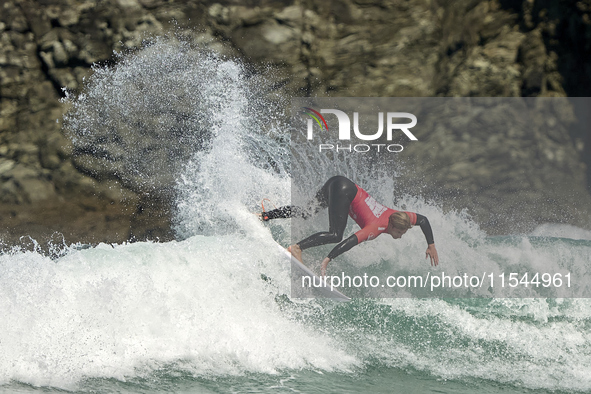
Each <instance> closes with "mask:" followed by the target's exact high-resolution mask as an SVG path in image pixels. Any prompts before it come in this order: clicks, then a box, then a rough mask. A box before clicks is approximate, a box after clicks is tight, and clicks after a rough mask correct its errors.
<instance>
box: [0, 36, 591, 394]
mask: <svg viewBox="0 0 591 394" xmlns="http://www.w3.org/2000/svg"><path fill="white" fill-rule="evenodd" d="M187 59H189V60H187ZM199 62H204V63H205V64H206V65H207V67H208V69H210V71H211V72H210V73H209V74H208V75H207V78H204V77H203V76H202V75H201V74H200V72H201V71H200V70H201V69H200V67H201V66H200V65H199ZM146 67H148V68H149V71H150V73H146V72H143V70H144V69H145V68H146ZM212 70H213V71H212ZM171 73H173V74H174V73H177V74H175V75H173V76H171V75H170V74H171ZM95 75H96V76H95V77H94V78H95V79H93V80H91V81H89V84H88V86H87V91H86V95H85V96H84V97H70V98H69V100H72V104H73V108H74V109H73V111H74V112H73V113H72V114H71V115H70V119H69V124H70V127H72V128H73V129H74V131H73V132H72V134H73V135H74V136H75V138H77V139H78V140H77V142H76V144H79V146H84V147H86V148H88V147H91V148H92V146H95V145H96V144H101V146H100V149H101V151H104V152H109V151H110V150H111V149H115V148H116V147H117V145H118V144H121V143H122V139H121V138H112V139H111V141H112V146H111V145H109V143H108V141H109V139H108V138H107V139H105V138H103V139H101V140H100V141H96V140H95V139H94V138H95V135H94V134H93V132H92V131H90V129H89V128H88V127H89V126H88V119H87V117H88V118H90V117H92V116H94V117H97V116H99V118H98V119H97V118H95V119H93V121H94V122H96V123H95V124H94V126H93V127H97V125H100V124H104V125H107V126H108V125H112V124H117V122H123V121H125V120H126V119H128V117H129V116H130V115H129V113H130V111H131V112H134V111H137V112H138V113H141V114H142V116H148V115H149V114H150V113H151V112H150V111H154V108H158V111H159V112H158V113H159V116H163V115H162V114H163V113H164V114H166V113H167V112H166V111H171V110H169V109H166V108H167V107H166V103H160V102H158V100H160V99H161V98H160V97H161V96H160V95H158V94H156V93H154V92H158V91H163V90H164V89H165V88H170V84H173V88H174V84H175V83H178V81H183V80H187V79H190V81H189V82H190V83H189V82H188V84H189V85H190V86H191V89H188V90H186V91H183V90H182V89H180V88H179V89H173V90H174V91H175V92H176V93H175V94H176V95H177V99H178V100H179V101H182V102H184V103H185V104H186V105H187V108H189V109H191V108H192V107H191V105H195V106H197V107H196V108H193V110H195V111H203V112H207V111H208V109H211V108H215V111H212V112H213V113H214V114H213V115H211V116H209V115H208V116H201V117H195V118H190V117H183V116H181V117H180V118H181V123H182V124H183V127H184V129H183V130H185V132H186V134H183V138H185V140H184V141H193V142H195V141H197V142H198V143H197V142H195V145H196V148H195V149H193V150H189V151H180V150H178V149H176V148H175V144H174V143H170V141H171V140H172V141H174V137H175V135H176V136H177V137H178V133H177V134H175V135H171V136H169V138H165V139H164V141H163V143H162V144H161V145H159V146H155V147H153V149H160V151H159V152H160V153H161V154H160V153H159V154H158V155H155V156H154V157H167V158H169V162H168V164H170V165H151V166H146V165H145V163H141V157H142V152H141V151H140V152H138V151H135V150H134V147H133V144H131V143H130V146H127V147H125V148H126V149H127V150H128V151H129V154H128V155H127V156H128V157H129V160H128V161H127V162H123V164H121V163H119V164H118V167H117V169H115V170H113V171H115V172H116V171H124V172H125V171H131V172H132V173H130V174H129V175H126V174H123V176H124V177H125V176H127V178H126V180H124V181H126V182H128V183H129V184H137V182H136V180H135V178H134V176H135V175H134V174H138V173H140V174H143V175H144V176H154V177H156V178H155V179H158V183H152V184H149V185H148V186H149V187H153V188H154V189H159V190H166V191H167V192H170V191H172V193H171V195H173V196H174V206H175V207H176V221H175V222H176V227H175V230H176V232H177V235H178V237H177V240H176V241H172V242H163V243H158V242H136V243H129V244H121V245H106V244H100V245H93V246H92V247H86V246H85V245H68V246H66V245H55V249H54V250H53V253H50V254H47V253H43V252H42V251H41V250H40V249H39V248H37V249H35V248H33V249H19V248H14V249H12V250H9V251H5V252H4V253H3V254H2V255H0V311H1V314H2V318H1V319H0V392H6V393H29V392H49V393H63V392H75V393H78V392H80V393H157V392H174V393H244V392H254V393H267V392H273V393H293V392H301V393H334V392H343V393H357V392H376V393H392V392H394V393H396V392H405V393H426V392H437V393H473V392H476V391H478V392H481V393H516V392H518V393H573V392H589V391H591V373H590V372H591V302H589V300H588V299H586V298H556V297H543V296H540V295H539V294H532V293H530V294H529V295H531V297H527V298H384V299H376V298H354V299H353V300H352V301H351V302H348V303H335V302H333V301H331V300H326V299H297V298H294V297H291V289H290V286H291V281H290V266H289V264H288V262H287V261H286V258H285V256H284V255H283V254H282V253H281V252H280V251H279V250H278V249H277V247H276V242H279V243H280V244H282V245H283V246H287V245H288V244H289V243H290V241H291V238H292V228H291V226H290V222H289V221H280V220H277V221H273V222H269V223H262V222H260V221H259V220H258V219H257V217H256V216H255V215H253V212H256V211H257V209H258V207H259V206H260V201H261V199H262V198H263V197H266V198H269V199H271V200H272V201H274V202H275V203H277V204H278V205H279V204H285V203H288V202H289V201H290V199H291V196H292V194H291V193H292V192H293V190H292V185H291V178H290V165H293V163H290V161H289V157H290V155H289V148H288V146H286V141H285V139H284V134H285V132H284V130H282V123H281V119H282V114H281V113H278V112H274V113H275V120H274V121H272V122H271V121H269V117H266V118H265V119H264V122H262V121H261V117H260V116H259V114H254V115H253V108H259V109H260V108H264V109H266V110H267V111H268V112H273V111H279V110H277V109H275V108H276V107H275V104H273V102H274V101H273V100H277V101H281V98H279V99H277V98H276V97H272V96H273V94H272V92H270V90H265V89H264V84H262V83H260V80H259V79H257V77H256V76H251V75H249V73H247V72H246V71H245V69H244V67H243V66H242V65H241V64H240V63H238V62H236V61H234V60H231V59H224V58H222V57H219V56H217V55H215V54H213V53H204V52H200V50H199V48H194V47H191V46H187V45H185V44H182V43H179V42H177V41H175V40H174V39H170V38H168V39H159V40H156V41H154V42H153V43H150V44H149V45H148V46H147V47H146V48H145V49H144V50H143V51H140V52H138V53H135V54H129V55H125V56H123V58H122V60H121V63H120V64H119V66H117V67H113V68H110V69H107V68H104V69H100V70H97V72H96V73H95ZM146 75H150V78H152V79H151V85H150V84H146V83H145V81H143V80H142V81H139V82H138V80H137V79H136V78H140V77H141V78H145V77H146ZM179 76H182V78H181V77H179ZM107 80H108V81H113V80H119V81H122V82H120V83H118V84H116V85H113V84H111V85H109V84H106V83H105V81H107ZM163 85H164V86H163ZM130 86H132V87H133V93H134V95H132V96H125V94H127V93H129V92H128V89H130ZM183 86H184V85H183ZM139 87H142V89H146V90H142V89H140V88H139ZM118 89H120V90H118ZM138 89H139V90H138ZM138 92H139V93H138ZM194 94H197V95H199V99H198V100H193V98H192V95H194ZM112 95H115V96H117V97H127V98H126V100H127V101H126V100H123V101H126V103H127V105H126V106H125V108H124V110H123V109H118V106H117V105H114V104H113V102H111V101H110V97H111V96H112ZM269 96H271V97H270V98H269ZM133 97H135V98H133ZM98 98H100V100H99V102H100V103H109V106H105V107H104V108H102V109H101V108H99V110H98V111H97V106H99V107H100V105H105V104H100V105H99V104H97V102H95V101H94V100H98ZM140 98H141V99H140ZM129 100H136V101H131V102H130V101H129ZM185 100H186V101H185ZM191 100H193V101H191ZM132 104H133V105H132ZM222 115H223V116H222ZM100 117H106V119H101V118H100ZM175 119H178V117H177V118H175ZM155 124H156V125H158V124H160V123H159V122H155ZM107 126H105V127H106V129H105V130H102V131H101V130H98V131H97V133H99V132H100V133H106V134H107V135H108V133H116V130H115V129H113V128H109V127H107ZM144 126H145V125H144ZM77 127H78V129H77ZM138 127H139V126H138ZM179 127H180V126H179ZM181 128H182V127H181ZM134 132H138V133H139V132H140V130H136V131H134V130H133V128H131V129H128V130H127V131H126V133H131V134H133V133H134ZM153 133H166V127H164V126H155V129H154V130H153ZM114 137H115V136H114ZM131 140H133V138H132V139H131ZM105 141H107V142H105ZM123 142H125V139H123ZM287 144H288V143H287ZM138 149H139V148H138ZM175 160H176V161H175ZM310 165H311V166H313V164H310ZM339 165H342V163H336V164H335V167H336V168H339ZM104 166H105V169H106V170H109V168H108V166H109V160H106V161H105V163H104ZM312 170H313V169H310V171H312ZM333 170H334V169H331V171H333ZM315 171H316V173H318V178H322V177H323V176H327V175H328V174H327V173H324V174H323V173H319V172H321V171H322V170H321V169H318V168H316V169H315ZM342 171H343V173H344V174H346V175H349V176H355V177H356V179H361V180H362V181H363V184H364V185H368V186H369V187H373V188H374V189H377V188H379V187H380V186H379V185H382V186H381V187H382V188H383V189H379V193H382V196H384V198H385V196H386V194H387V192H388V190H387V189H388V188H391V187H393V185H392V184H387V183H386V184H384V183H383V179H379V180H378V179H374V178H372V177H371V176H370V175H369V174H366V173H364V172H363V170H362V169H356V170H355V172H354V173H351V172H350V170H347V165H342ZM348 171H349V172H348ZM171 175H172V177H173V178H174V181H173V182H172V183H171V184H168V183H167V179H170V176H171ZM167 188H168V189H167ZM379 193H378V194H379ZM399 202H400V203H402V204H405V205H406V206H408V207H412V209H413V210H417V211H419V212H421V213H424V214H425V215H427V216H428V217H429V219H430V222H431V223H432V226H433V228H434V232H435V237H436V241H437V245H438V250H439V254H440V258H441V264H440V265H441V267H445V269H446V270H449V271H450V272H458V273H459V272H463V271H464V270H465V267H467V266H472V265H474V264H481V265H482V266H485V267H487V269H490V270H492V271H495V270H496V271H502V270H511V269H514V268H515V267H525V268H537V269H542V268H543V269H545V270H548V271H552V272H554V271H559V270H564V269H569V270H578V271H576V272H577V275H578V276H579V277H584V278H586V275H588V274H587V271H589V265H590V264H591V234H590V233H589V232H588V231H585V230H582V229H578V228H575V227H571V226H557V225H543V226H540V227H538V228H537V229H536V230H535V231H534V232H532V233H531V234H528V235H511V236H505V237H488V236H487V235H486V234H485V233H484V232H483V231H482V230H480V229H479V227H478V225H477V223H474V222H473V221H472V220H471V219H470V217H469V216H468V215H466V214H465V213H463V212H444V211H443V210H442V209H441V208H440V207H438V206H437V205H436V204H431V203H427V202H425V201H422V200H421V199H420V197H416V196H415V197H413V196H407V197H405V198H404V199H403V200H401V201H399ZM323 220H326V218H325V217H323V216H322V215H320V216H319V218H318V219H317V221H311V224H310V228H312V227H314V226H317V225H318V224H319V223H321V222H322V221H323ZM352 228H353V227H352V226H351V229H352ZM351 229H348V231H349V230H351ZM304 230H307V228H304ZM387 241H389V242H387ZM423 242H424V240H422V234H420V232H417V231H414V232H412V233H409V234H408V236H405V237H404V238H403V239H401V240H399V241H397V243H396V244H392V241H391V240H382V239H381V238H380V239H377V240H375V241H372V243H371V244H369V243H368V244H367V245H360V246H359V247H357V248H355V249H353V250H351V251H350V252H348V253H347V254H346V256H343V257H342V259H339V261H334V262H333V263H331V264H338V265H339V266H340V267H348V268H351V269H353V270H355V269H357V270H360V271H361V270H373V272H376V273H378V272H379V271H380V270H381V269H383V268H384V267H388V268H389V269H395V270H396V269H398V270H400V271H404V272H408V270H409V269H410V268H409V267H415V268H413V269H415V270H418V271H426V270H429V269H431V268H430V267H429V264H428V263H426V262H425V260H424V244H423ZM322 253H323V252H322V251H317V252H311V253H310V254H307V255H306V256H305V258H306V259H307V261H309V262H310V266H311V267H312V268H313V269H317V268H318V262H319V260H320V259H321V257H322V255H323V254H322ZM441 267H440V269H441ZM418 271H417V272H418ZM496 271H495V272H496ZM583 287H584V286H583ZM579 290H580V291H581V292H584V290H585V289H584V288H581V289H579ZM581 294H583V293H581Z"/></svg>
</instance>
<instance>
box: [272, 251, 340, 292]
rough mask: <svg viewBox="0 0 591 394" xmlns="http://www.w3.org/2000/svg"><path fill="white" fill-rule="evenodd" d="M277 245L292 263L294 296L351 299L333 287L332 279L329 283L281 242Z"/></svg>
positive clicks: (292, 289)
mask: <svg viewBox="0 0 591 394" xmlns="http://www.w3.org/2000/svg"><path fill="white" fill-rule="evenodd" d="M277 246H279V247H280V248H281V252H282V253H283V255H285V257H286V259H288V261H289V262H290V264H291V291H292V295H293V296H295V297H298V298H312V297H318V298H330V299H332V300H334V301H338V302H347V301H351V298H349V297H347V296H346V295H344V294H343V293H341V292H340V291H338V290H337V289H336V288H333V289H331V287H330V280H327V281H326V282H328V283H326V282H325V281H323V280H322V278H321V277H319V276H318V275H316V274H315V273H314V272H313V271H312V270H311V269H310V268H308V267H306V266H305V265H304V264H303V263H302V262H301V261H299V260H298V259H296V258H295V257H293V255H292V254H291V253H290V252H289V251H288V250H287V249H285V248H284V247H283V246H281V245H279V244H277ZM302 278H303V281H302Z"/></svg>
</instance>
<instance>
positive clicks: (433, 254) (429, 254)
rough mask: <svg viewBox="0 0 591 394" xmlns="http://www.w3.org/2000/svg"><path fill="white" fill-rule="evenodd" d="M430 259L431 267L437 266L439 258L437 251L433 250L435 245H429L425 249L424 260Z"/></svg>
mask: <svg viewBox="0 0 591 394" xmlns="http://www.w3.org/2000/svg"><path fill="white" fill-rule="evenodd" d="M427 257H430V258H431V265H432V266H437V265H438V264H439V256H438V255H437V249H435V244H430V245H429V246H428V247H427V252H425V258H427Z"/></svg>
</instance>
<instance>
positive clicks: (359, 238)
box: [263, 176, 434, 260]
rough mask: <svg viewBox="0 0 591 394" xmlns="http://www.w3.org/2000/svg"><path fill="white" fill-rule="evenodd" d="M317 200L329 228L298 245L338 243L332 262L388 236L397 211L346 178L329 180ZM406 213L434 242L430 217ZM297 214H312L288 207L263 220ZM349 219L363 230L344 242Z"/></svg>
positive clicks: (272, 213) (426, 236) (304, 247)
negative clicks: (391, 216)
mask: <svg viewBox="0 0 591 394" xmlns="http://www.w3.org/2000/svg"><path fill="white" fill-rule="evenodd" d="M316 200H318V202H319V203H320V207H321V208H328V221H329V229H328V231H323V232H319V233H316V234H313V235H311V236H309V237H308V238H306V239H304V240H302V241H300V242H298V245H299V246H300V248H301V249H302V250H304V249H308V248H311V247H314V246H320V245H325V244H329V243H337V242H339V244H338V245H337V246H335V247H334V248H333V249H332V250H331V252H330V253H329V254H328V258H330V259H331V260H332V259H334V258H335V257H337V256H338V255H340V254H342V253H344V252H346V251H348V250H349V249H351V248H352V247H354V246H355V245H358V244H360V243H361V242H364V241H369V240H372V239H374V238H376V237H377V236H379V235H380V234H382V233H385V232H386V229H387V228H388V220H389V218H390V215H391V214H393V213H394V212H398V211H396V210H394V209H390V208H387V207H385V206H384V205H382V204H380V203H379V202H377V201H376V200H375V199H374V198H373V197H371V196H370V195H369V194H368V193H367V192H366V191H365V190H363V189H362V188H361V187H359V186H358V185H356V184H355V183H353V182H352V181H351V180H349V179H347V178H345V177H343V176H335V177H332V178H330V179H329V180H328V181H327V182H326V183H325V184H324V186H322V188H321V189H320V190H319V191H318V193H317V194H316ZM406 214H407V215H408V216H409V218H410V224H411V225H412V226H415V225H418V226H420V227H421V230H422V231H423V234H425V238H426V240H427V244H429V245H430V244H432V243H434V241H433V231H432V230H431V225H430V224H429V221H428V220H427V218H426V217H425V216H423V215H419V214H417V213H414V212H406ZM294 215H297V216H302V217H307V216H309V213H308V212H305V211H304V210H302V209H301V208H298V207H294V206H288V207H282V208H278V209H275V210H273V211H269V212H265V213H264V214H263V219H264V220H269V219H275V218H279V217H283V218H286V217H292V216H294ZM348 216H351V218H352V219H353V220H355V222H356V223H357V224H358V225H359V227H361V229H360V230H359V231H357V232H356V233H355V234H353V235H351V236H350V237H349V238H347V239H345V240H343V233H344V232H345V227H346V226H347V217H348Z"/></svg>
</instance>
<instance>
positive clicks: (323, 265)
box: [320, 257, 330, 276]
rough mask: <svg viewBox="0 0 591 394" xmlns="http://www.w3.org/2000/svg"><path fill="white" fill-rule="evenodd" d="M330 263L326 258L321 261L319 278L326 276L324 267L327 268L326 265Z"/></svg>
mask: <svg viewBox="0 0 591 394" xmlns="http://www.w3.org/2000/svg"><path fill="white" fill-rule="evenodd" d="M329 262H330V259H329V258H328V257H327V258H325V259H324V260H322V266H321V268H320V276H326V267H327V266H328V263H329Z"/></svg>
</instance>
